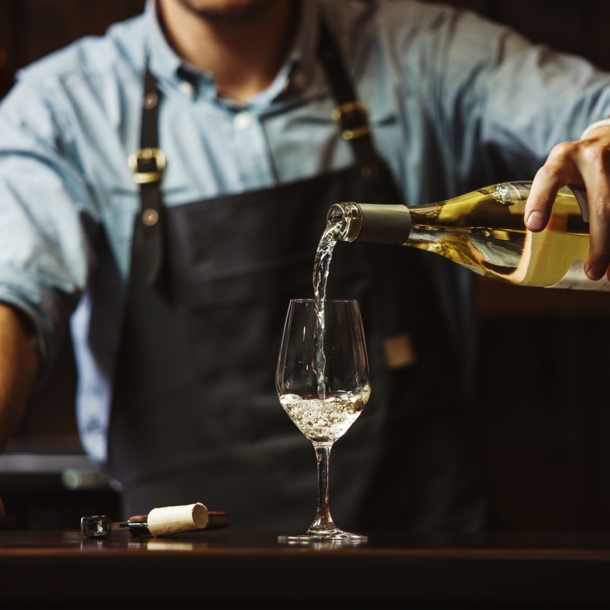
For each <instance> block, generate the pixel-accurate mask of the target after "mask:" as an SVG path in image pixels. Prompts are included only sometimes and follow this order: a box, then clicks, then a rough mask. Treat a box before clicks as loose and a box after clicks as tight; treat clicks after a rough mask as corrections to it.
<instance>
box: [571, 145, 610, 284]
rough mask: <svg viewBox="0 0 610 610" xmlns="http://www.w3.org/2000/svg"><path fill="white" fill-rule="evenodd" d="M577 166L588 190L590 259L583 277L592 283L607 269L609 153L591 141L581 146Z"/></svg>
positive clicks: (609, 256) (609, 249)
mask: <svg viewBox="0 0 610 610" xmlns="http://www.w3.org/2000/svg"><path fill="white" fill-rule="evenodd" d="M575 158H576V163H577V165H578V168H579V170H580V174H581V175H582V177H583V180H584V183H585V184H586V188H587V201H588V207H589V255H588V256H587V260H586V261H585V273H586V274H587V275H588V276H589V278H590V279H592V280H599V279H600V278H602V277H603V276H604V274H605V273H606V271H607V270H608V265H610V181H609V179H608V176H609V175H610V150H609V149H608V148H607V147H606V146H605V145H604V144H603V143H601V142H597V141H596V140H594V139H591V140H586V141H583V142H581V143H580V146H579V149H578V155H577V156H576V157H575Z"/></svg>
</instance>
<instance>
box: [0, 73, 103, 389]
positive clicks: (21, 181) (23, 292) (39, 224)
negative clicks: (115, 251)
mask: <svg viewBox="0 0 610 610" xmlns="http://www.w3.org/2000/svg"><path fill="white" fill-rule="evenodd" d="M60 106H61V100H59V99H58V96H57V95H56V96H55V99H53V100H52V103H51V100H49V98H48V95H45V92H44V91H42V90H40V89H35V88H34V87H33V86H32V85H31V84H30V83H27V82H25V83H21V84H19V85H17V86H16V87H15V88H14V90H13V91H12V92H11V93H10V94H9V96H8V97H7V98H6V99H5V100H4V101H3V103H2V105H1V111H0V244H2V245H1V247H0V300H1V301H4V302H6V303H9V304H11V305H13V306H15V307H17V308H19V309H21V310H22V311H23V312H24V313H26V314H27V315H28V317H29V318H30V319H31V321H32V322H33V324H34V326H35V328H36V332H37V334H38V338H39V349H40V354H41V362H42V368H41V376H42V377H44V376H45V374H46V373H48V370H49V369H50V368H51V366H52V363H53V361H54V359H55V357H56V355H57V352H58V349H59V346H60V343H61V341H62V338H63V336H64V334H65V332H66V329H67V325H68V320H69V317H70V315H71V313H72V312H73V310H74V308H75V307H76V305H77V302H78V299H79V297H80V295H81V293H82V291H83V290H84V287H85V285H86V282H87V275H88V269H89V266H90V264H91V248H90V245H89V244H90V238H91V236H92V232H94V231H95V230H96V227H97V215H96V212H95V210H94V206H93V203H92V199H91V197H90V194H89V191H88V188H87V185H86V184H85V182H84V179H83V175H82V173H81V172H80V171H79V167H78V157H77V154H76V150H75V146H74V142H73V141H71V137H70V127H69V125H68V124H67V122H62V117H61V113H60V111H59V110H58V108H59V107H60Z"/></svg>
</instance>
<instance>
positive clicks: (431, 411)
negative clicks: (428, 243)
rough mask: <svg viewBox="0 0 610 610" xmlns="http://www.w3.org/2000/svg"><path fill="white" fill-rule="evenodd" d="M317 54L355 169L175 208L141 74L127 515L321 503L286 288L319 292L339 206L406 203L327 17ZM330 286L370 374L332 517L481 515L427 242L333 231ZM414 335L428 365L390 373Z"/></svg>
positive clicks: (123, 359)
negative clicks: (296, 411)
mask: <svg viewBox="0 0 610 610" xmlns="http://www.w3.org/2000/svg"><path fill="white" fill-rule="evenodd" d="M318 56H319V59H320V60H321V61H322V63H323V65H324V66H325V69H326V72H327V76H328V78H329V82H330V83H332V87H333V90H334V94H335V97H336V99H337V102H338V107H339V108H340V109H342V111H343V112H342V117H341V121H340V127H341V129H342V130H343V133H344V137H347V138H350V137H351V139H350V142H351V144H352V146H353V150H354V156H355V158H356V163H355V165H354V166H353V167H351V168H348V169H345V170H342V171H336V172H331V173H328V174H324V175H320V176H317V177H315V178H311V179H308V180H302V181H298V182H293V183H288V184H282V185H280V186H277V187H273V188H269V189H263V190H257V191H253V192H247V193H243V194H238V195H225V196H221V197H215V198H212V199H206V200H203V201H196V202H192V203H187V204H183V205H179V206H175V207H169V208H166V207H164V206H162V202H161V196H160V190H159V181H160V179H161V174H162V172H161V171H160V170H162V168H161V167H159V163H160V161H161V157H160V156H159V154H158V153H157V152H156V149H157V146H158V143H157V111H158V105H159V104H158V102H159V100H160V93H159V91H158V89H157V85H156V82H155V79H154V78H153V77H152V75H150V73H149V74H147V76H146V83H145V88H146V92H145V100H144V111H143V119H142V144H141V146H142V149H141V150H140V151H139V155H138V158H137V159H136V168H135V169H136V170H137V176H138V178H139V179H140V182H141V184H142V186H141V189H142V210H141V212H140V213H139V214H138V217H137V218H136V222H135V229H134V239H133V248H132V264H131V274H130V280H129V286H128V293H127V302H126V306H125V313H124V323H123V332H122V339H121V349H120V353H119V359H118V366H117V374H116V379H115V394H114V400H113V406H112V415H111V424H110V430H109V441H108V442H109V462H108V469H109V471H110V472H111V473H112V474H113V475H114V476H115V477H116V478H117V479H118V480H119V481H120V482H121V483H122V485H123V488H124V500H125V512H126V513H127V514H138V513H145V512H147V511H149V510H150V509H152V508H153V507H155V506H167V505H173V504H183V503H191V502H196V501H201V502H204V503H205V504H206V505H207V506H208V507H209V508H210V509H213V510H225V511H227V512H228V513H229V516H230V520H231V523H232V525H233V526H234V527H238V528H239V527H243V528H259V529H273V530H283V531H287V530H298V529H303V528H305V527H306V526H307V525H309V523H310V521H311V520H312V518H313V516H314V513H315V507H316V467H315V455H314V451H313V449H312V446H311V443H310V442H309V441H308V440H307V439H305V437H304V436H303V435H302V434H301V433H300V432H299V431H298V430H297V428H296V427H295V426H294V424H293V423H292V422H291V421H290V420H289V418H288V416H287V415H286V414H285V413H284V411H283V409H282V408H281V406H280V404H279V401H278V398H277V395H276V391H275V384H274V375H275V367H276V362H277V357H278V353H279V347H280V341H281V335H282V330H283V324H284V320H285V316H286V312H287V307H288V301H289V299H291V298H299V297H301V298H302V297H306V298H310V297H312V286H311V276H312V267H313V259H314V253H315V248H316V246H317V242H318V240H319V238H320V236H321V234H322V230H323V228H324V225H325V216H326V212H327V210H328V208H329V207H330V205H331V204H333V203H335V202H337V201H366V202H371V201H378V202H383V203H392V202H398V201H400V196H399V194H398V191H397V190H396V188H395V186H394V184H393V182H392V178H391V175H390V172H389V170H388V168H387V166H386V164H385V162H384V161H383V160H382V159H381V158H380V157H379V156H378V155H377V153H376V151H375V148H374V146H373V142H372V139H371V135H370V130H369V128H368V123H367V118H366V113H365V111H363V109H362V108H361V106H360V105H359V104H357V103H356V97H355V93H354V91H353V88H352V85H351V83H350V82H349V80H348V78H347V77H346V73H345V70H344V68H343V65H342V60H341V57H340V56H339V54H338V50H337V48H336V47H335V45H334V42H333V40H332V39H331V37H330V36H329V34H328V31H327V30H326V28H325V27H324V26H323V27H322V33H321V39H320V44H319V50H318ZM151 151H152V152H151ZM328 296H329V298H332V297H334V298H354V299H358V301H359V303H360V307H361V310H362V314H363V319H364V325H365V331H366V335H367V342H368V350H369V357H370V360H371V368H372V387H373V392H372V397H371V400H370V403H369V405H368V406H367V407H366V408H365V409H364V412H363V414H362V415H361V417H360V419H359V420H358V421H356V423H355V424H354V425H353V426H352V428H351V429H350V430H349V431H348V432H347V434H346V435H345V437H344V438H343V439H341V440H340V441H339V442H338V443H337V445H336V448H335V450H334V451H333V455H332V459H331V506H332V511H333V515H334V517H335V520H336V521H337V523H338V524H339V525H340V526H341V527H345V528H353V527H356V528H358V527H360V528H366V529H369V530H372V529H394V530H395V529H407V528H412V529H456V528H468V529H474V528H477V527H480V526H481V525H482V524H483V523H484V518H485V502H484V499H483V497H482V495H481V494H480V491H479V487H478V480H477V478H476V476H475V474H474V473H475V470H474V468H473V466H472V463H471V461H470V457H469V455H468V450H467V444H465V443H464V442H463V435H461V434H460V432H459V430H458V428H459V421H460V417H461V410H460V409H461V406H460V404H461V391H460V388H461V380H460V376H461V369H460V365H459V362H458V358H457V357H456V350H455V346H454V345H453V344H452V342H451V341H450V339H449V334H448V332H447V329H446V325H445V324H444V322H443V316H442V314H441V312H440V310H439V307H438V304H437V298H436V294H435V290H434V287H433V286H432V284H431V282H430V280H429V277H428V274H427V273H426V266H425V265H423V264H422V262H421V253H419V252H418V251H415V250H411V249H408V248H392V247H385V246H371V245H362V244H343V243H341V244H338V246H337V248H336V250H335V256H334V258H333V262H332V265H331V272H330V280H329V295H328ZM407 335H408V336H409V337H410V339H411V340H412V343H413V345H414V346H415V349H416V351H417V362H416V363H414V364H411V366H408V367H402V368H398V369H397V370H392V369H390V368H389V367H388V366H387V365H386V358H385V357H384V352H383V342H384V340H385V339H387V338H388V337H390V338H392V337H404V336H407Z"/></svg>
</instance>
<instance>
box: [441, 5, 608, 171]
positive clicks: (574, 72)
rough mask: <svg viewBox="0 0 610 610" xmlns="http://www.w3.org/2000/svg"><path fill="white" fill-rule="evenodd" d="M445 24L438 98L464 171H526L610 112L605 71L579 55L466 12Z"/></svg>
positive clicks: (576, 137) (458, 162) (576, 138)
mask: <svg viewBox="0 0 610 610" xmlns="http://www.w3.org/2000/svg"><path fill="white" fill-rule="evenodd" d="M447 30H448V31H447V36H446V46H445V50H444V52H443V55H444V58H445V60H444V61H440V62H439V64H438V65H439V68H440V69H439V79H440V91H441V95H440V98H439V99H440V101H441V104H442V109H443V116H444V117H445V118H444V125H443V126H444V128H445V129H444V131H445V133H451V134H453V139H452V147H453V154H454V159H455V165H456V167H458V168H459V171H460V172H461V173H462V174H466V173H468V172H469V171H472V169H469V168H474V169H475V172H476V167H477V166H480V169H481V170H483V171H484V173H485V174H487V175H489V176H490V177H491V176H494V177H497V176H505V177H506V178H522V179H523V178H526V179H527V178H530V177H532V176H533V174H534V173H535V171H536V170H537V169H538V168H539V167H540V166H542V165H543V164H544V162H545V160H546V158H547V156H548V154H549V153H550V151H551V149H552V148H553V147H554V146H555V145H556V144H558V143H559V142H564V141H573V140H578V139H579V138H580V136H581V134H582V132H583V131H584V130H585V128H586V127H587V126H588V125H590V124H591V123H593V122H594V121H597V120H598V119H600V118H602V117H604V116H607V115H608V114H609V113H610V76H609V75H608V74H606V73H603V72H601V71H600V70H597V69H596V68H595V67H594V66H593V65H591V64H590V63H589V62H587V61H585V60H583V59H582V58H579V57H576V56H573V55H567V54H561V53H557V52H555V51H553V50H551V49H549V48H548V47H546V46H545V45H535V44H532V43H530V42H529V41H527V40H526V39H524V38H523V37H522V36H521V35H519V34H517V33H516V32H514V31H512V30H510V29H509V28H507V27H504V26H500V25H497V24H493V23H491V22H489V21H487V20H485V19H482V18H481V17H478V16H477V15H474V14H473V13H470V12H456V13H454V14H453V18H452V19H451V21H450V23H449V24H448V28H447Z"/></svg>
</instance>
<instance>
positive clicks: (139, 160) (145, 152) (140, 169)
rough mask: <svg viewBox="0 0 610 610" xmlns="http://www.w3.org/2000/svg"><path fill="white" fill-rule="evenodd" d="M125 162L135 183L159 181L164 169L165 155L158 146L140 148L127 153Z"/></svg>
mask: <svg viewBox="0 0 610 610" xmlns="http://www.w3.org/2000/svg"><path fill="white" fill-rule="evenodd" d="M127 163H128V165H129V169H131V171H132V172H133V181H134V182H135V183H136V184H149V183H151V182H159V181H160V180H161V178H162V177H163V172H164V171H165V155H164V154H163V151H162V150H161V149H160V148H140V149H138V150H136V151H135V152H132V153H131V154H130V155H129V157H128V158H127ZM148 168H150V169H148Z"/></svg>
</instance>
